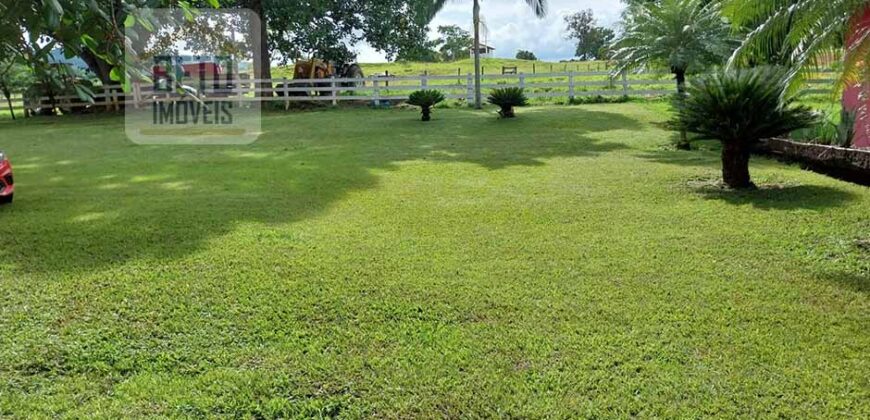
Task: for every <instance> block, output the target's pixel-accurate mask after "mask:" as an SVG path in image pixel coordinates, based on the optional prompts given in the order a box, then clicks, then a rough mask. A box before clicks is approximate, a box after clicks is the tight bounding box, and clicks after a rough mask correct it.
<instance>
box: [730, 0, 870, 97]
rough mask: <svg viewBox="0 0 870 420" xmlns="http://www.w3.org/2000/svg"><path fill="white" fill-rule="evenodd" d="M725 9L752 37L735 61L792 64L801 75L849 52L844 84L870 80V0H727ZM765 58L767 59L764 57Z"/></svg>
mask: <svg viewBox="0 0 870 420" xmlns="http://www.w3.org/2000/svg"><path fill="white" fill-rule="evenodd" d="M723 2H724V4H725V6H724V12H725V13H726V15H728V16H729V17H730V18H731V20H732V21H733V22H734V24H735V25H737V26H738V27H744V28H747V29H748V35H747V36H746V37H745V39H744V40H743V42H742V43H741V45H740V46H739V47H738V48H737V49H736V50H735V51H734V54H733V55H732V56H731V59H730V60H729V64H730V65H732V66H734V65H738V64H747V63H749V64H751V63H752V62H753V61H758V60H756V59H757V58H758V57H762V58H772V59H773V60H771V61H773V62H774V63H775V64H780V65H788V66H790V67H791V68H792V71H791V72H790V73H789V75H788V78H789V81H790V82H791V84H792V85H796V84H798V82H799V81H800V80H801V77H800V76H801V75H802V74H803V73H805V72H807V71H811V70H812V69H814V68H816V67H818V66H819V65H820V64H823V61H825V60H827V59H830V58H831V57H837V56H839V55H841V54H842V53H843V52H845V53H846V60H845V64H844V67H843V70H844V71H843V74H842V77H841V79H840V83H839V84H838V86H837V87H842V86H843V84H844V83H851V82H858V81H861V80H867V79H868V78H870V68H868V66H866V65H864V64H865V63H866V62H867V60H868V59H870V25H867V24H866V23H865V24H861V22H860V20H861V18H862V17H863V13H864V11H865V10H866V9H867V7H868V6H870V0H723ZM761 61H763V60H761Z"/></svg>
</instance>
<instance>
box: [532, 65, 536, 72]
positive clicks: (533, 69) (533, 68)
mask: <svg viewBox="0 0 870 420" xmlns="http://www.w3.org/2000/svg"><path fill="white" fill-rule="evenodd" d="M536 73H537V71H535V63H532V74H536Z"/></svg>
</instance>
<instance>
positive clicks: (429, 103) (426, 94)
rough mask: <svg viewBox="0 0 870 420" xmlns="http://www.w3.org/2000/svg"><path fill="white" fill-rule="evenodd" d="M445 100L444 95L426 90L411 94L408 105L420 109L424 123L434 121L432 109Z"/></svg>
mask: <svg viewBox="0 0 870 420" xmlns="http://www.w3.org/2000/svg"><path fill="white" fill-rule="evenodd" d="M443 100H444V94H443V93H441V92H440V91H437V90H431V89H428V90H427V89H424V90H418V91H415V92H414V93H411V96H409V97H408V103H409V104H411V105H416V106H419V107H420V110H421V111H420V113H421V114H423V117H422V118H421V119H422V120H423V121H429V120H431V119H432V117H431V115H432V107H433V106H435V105H436V104H438V103H439V102H441V101H443Z"/></svg>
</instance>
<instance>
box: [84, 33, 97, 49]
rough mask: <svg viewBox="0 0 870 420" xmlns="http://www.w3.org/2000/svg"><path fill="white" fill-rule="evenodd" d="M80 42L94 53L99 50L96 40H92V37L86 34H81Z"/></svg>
mask: <svg viewBox="0 0 870 420" xmlns="http://www.w3.org/2000/svg"><path fill="white" fill-rule="evenodd" d="M81 40H82V44H85V46H86V47H88V49H89V50H91V51H96V50H98V49H99V44H98V43H97V40H95V39H94V37H92V36H90V35H88V34H82V36H81Z"/></svg>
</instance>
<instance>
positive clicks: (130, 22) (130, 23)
mask: <svg viewBox="0 0 870 420" xmlns="http://www.w3.org/2000/svg"><path fill="white" fill-rule="evenodd" d="M134 25H136V18H135V17H134V16H133V15H127V18H126V19H124V27H125V28H132V27H133V26H134Z"/></svg>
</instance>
